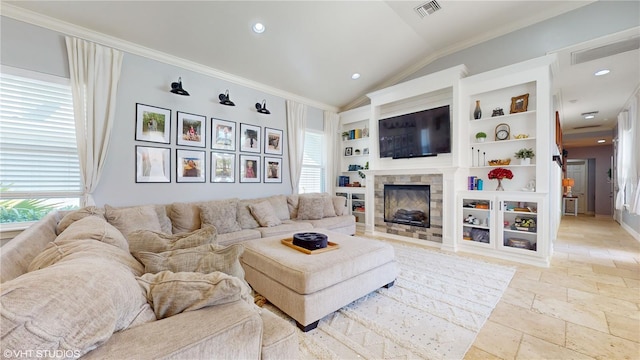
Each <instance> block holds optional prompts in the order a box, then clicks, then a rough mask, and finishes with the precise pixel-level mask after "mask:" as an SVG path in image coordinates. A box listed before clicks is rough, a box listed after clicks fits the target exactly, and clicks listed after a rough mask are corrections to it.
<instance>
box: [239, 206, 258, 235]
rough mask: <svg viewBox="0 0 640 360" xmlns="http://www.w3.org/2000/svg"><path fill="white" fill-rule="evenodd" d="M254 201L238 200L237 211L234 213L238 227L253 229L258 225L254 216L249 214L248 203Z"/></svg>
mask: <svg viewBox="0 0 640 360" xmlns="http://www.w3.org/2000/svg"><path fill="white" fill-rule="evenodd" d="M255 202H256V201H255V200H239V201H238V213H237V214H236V218H237V220H238V224H240V227H241V228H243V229H255V228H257V227H260V224H258V222H257V221H256V218H254V217H253V215H251V210H249V205H251V204H253V203H255Z"/></svg>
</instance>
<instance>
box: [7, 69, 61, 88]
mask: <svg viewBox="0 0 640 360" xmlns="http://www.w3.org/2000/svg"><path fill="white" fill-rule="evenodd" d="M0 72H1V73H3V74H9V75H14V76H20V77H24V78H29V79H34V80H40V81H46V82H49V83H55V84H59V85H66V86H69V85H70V84H71V80H70V79H69V78H66V77H63V76H57V75H51V74H46V73H42V72H38V71H34V70H29V69H21V68H17V67H13V66H8V65H0Z"/></svg>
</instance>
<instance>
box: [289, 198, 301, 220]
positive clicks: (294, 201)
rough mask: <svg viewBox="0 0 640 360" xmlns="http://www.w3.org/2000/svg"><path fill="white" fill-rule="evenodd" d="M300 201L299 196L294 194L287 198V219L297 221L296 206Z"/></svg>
mask: <svg viewBox="0 0 640 360" xmlns="http://www.w3.org/2000/svg"><path fill="white" fill-rule="evenodd" d="M299 201H300V196H299V195H296V194H292V195H289V196H287V208H288V209H289V218H290V219H297V218H298V205H299Z"/></svg>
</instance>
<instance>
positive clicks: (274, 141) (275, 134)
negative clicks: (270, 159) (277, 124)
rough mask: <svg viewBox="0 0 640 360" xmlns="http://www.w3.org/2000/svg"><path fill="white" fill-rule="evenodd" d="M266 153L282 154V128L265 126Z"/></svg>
mask: <svg viewBox="0 0 640 360" xmlns="http://www.w3.org/2000/svg"><path fill="white" fill-rule="evenodd" d="M264 153H265V154H273V155H282V130H278V129H272V128H268V127H266V126H265V128H264Z"/></svg>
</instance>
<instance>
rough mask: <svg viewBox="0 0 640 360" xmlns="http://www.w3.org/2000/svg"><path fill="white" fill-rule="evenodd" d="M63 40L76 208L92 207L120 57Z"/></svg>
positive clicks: (101, 48) (110, 51)
mask: <svg viewBox="0 0 640 360" xmlns="http://www.w3.org/2000/svg"><path fill="white" fill-rule="evenodd" d="M65 41H66V45H67V54H68V57H69V70H70V73H71V92H72V94H73V113H74V118H75V124H76V142H77V144H78V159H79V161H80V175H81V177H82V185H83V196H82V199H81V202H80V206H89V205H94V204H95V203H94V200H93V196H92V194H93V192H94V190H95V189H96V188H97V186H98V183H99V182H100V176H101V175H102V170H103V168H104V164H105V161H106V157H107V152H108V149H109V138H110V137H111V129H112V127H113V119H114V117H115V111H116V95H117V91H118V81H119V79H120V70H121V68H122V58H123V54H122V52H120V51H118V50H115V49H111V48H108V47H105V46H102V45H98V44H95V43H92V42H89V41H86V40H82V39H78V38H74V37H70V36H67V37H66V38H65Z"/></svg>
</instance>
